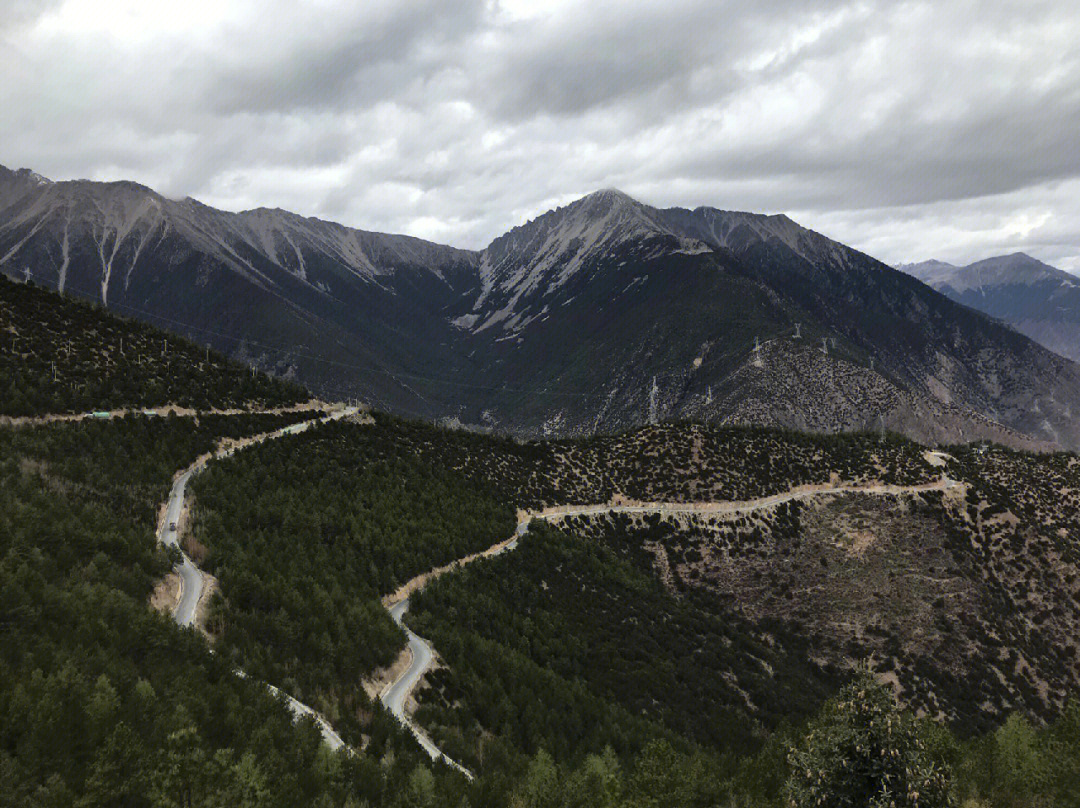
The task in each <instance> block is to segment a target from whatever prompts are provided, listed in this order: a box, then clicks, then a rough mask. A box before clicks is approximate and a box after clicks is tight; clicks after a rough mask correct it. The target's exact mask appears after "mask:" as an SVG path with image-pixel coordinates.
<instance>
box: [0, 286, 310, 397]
mask: <svg viewBox="0 0 1080 808" xmlns="http://www.w3.org/2000/svg"><path fill="white" fill-rule="evenodd" d="M309 397H310V396H309V395H308V394H307V392H306V391H305V390H304V389H303V388H302V387H300V386H299V385H297V384H294V383H291V382H288V381H284V380H279V379H274V378H272V377H269V376H266V375H264V374H262V373H257V374H256V373H252V371H251V370H250V369H249V368H247V367H246V366H244V365H242V364H240V363H239V362H235V361H232V360H229V359H226V358H225V357H224V356H222V355H221V354H219V353H217V352H216V351H208V350H207V349H206V348H204V347H203V346H199V345H195V344H193V343H191V342H189V341H188V340H186V339H183V338H180V337H177V336H175V335H173V334H170V333H168V332H165V331H161V330H159V329H156V328H153V327H151V326H148V325H145V324H144V323H140V322H138V321H135V320H127V319H123V318H120V317H117V316H115V315H114V314H112V313H111V312H108V311H105V310H103V309H101V308H98V307H96V306H94V305H91V304H88V303H84V302H80V301H78V300H75V299H72V298H69V297H64V296H62V295H58V294H56V293H55V292H49V291H46V290H44V289H39V288H36V287H34V286H32V285H30V284H21V283H15V282H13V281H10V280H8V279H7V278H5V277H3V276H2V275H0V415H11V416H20V415H41V414H45V413H50V414H51V413H69V412H86V411H87V410H110V409H116V408H121V407H158V406H162V405H166V404H176V405H180V406H184V407H194V408H198V409H208V408H212V407H213V408H229V407H249V406H256V407H262V408H266V407H279V406H285V405H291V404H296V403H298V402H302V401H306V400H307V399H308V398H309Z"/></svg>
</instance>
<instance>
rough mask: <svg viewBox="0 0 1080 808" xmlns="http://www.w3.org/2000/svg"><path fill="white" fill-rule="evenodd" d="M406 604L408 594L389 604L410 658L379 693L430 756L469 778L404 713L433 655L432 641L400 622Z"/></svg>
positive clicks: (460, 766) (407, 605)
mask: <svg viewBox="0 0 1080 808" xmlns="http://www.w3.org/2000/svg"><path fill="white" fill-rule="evenodd" d="M408 608H409V600H408V598H406V599H405V600H402V601H398V602H397V603H395V604H394V605H393V606H392V607H391V608H390V616H391V617H392V618H394V622H395V623H397V624H398V625H399V626H401V627H402V628H403V629H405V634H406V635H407V636H408V638H409V653H410V654H411V655H412V662H411V663H410V664H409V667H408V669H407V670H406V671H405V672H404V673H403V674H402V675H401V676H400V677H399V678H398V680H397V681H396V682H394V683H393V684H392V685H390V686H389V687H388V688H387V689H386V690H385V691H384V692H383V694H382V697H381V698H382V703H383V705H384V706H385V707H386V708H387V709H388V710H389V711H390V712H391V713H393V714H394V715H395V716H397V719H398V720H399V721H401V723H403V724H404V725H405V727H406V728H407V729H408V730H409V731H410V732H412V734H413V736H414V737H415V738H416V741H417V743H419V744H420V746H421V747H422V748H423V750H424V751H425V752H427V753H428V755H429V756H430V757H431V759H432V760H442V761H445V762H446V763H449V764H450V765H451V766H453V767H454V768H455V769H457V770H458V771H459V772H461V773H462V774H464V775H465V776H466V777H467V778H468V779H470V780H472V779H473V775H472V772H470V771H469V770H468V769H466V768H465V767H464V766H462V765H461V764H460V763H458V762H457V761H456V760H453V759H452V758H450V757H448V756H447V755H445V754H443V752H442V750H440V749H439V747H437V746H436V745H435V742H434V741H432V740H431V738H429V737H428V736H427V733H425V732H424V731H423V730H422V729H420V727H419V726H417V725H416V723H415V722H414V721H412V720H411V719H410V718H408V717H407V716H406V713H405V702H406V701H407V700H408V698H409V694H410V693H412V691H413V688H414V687H416V685H417V684H418V683H419V681H420V677H421V676H423V675H424V674H425V673H427V671H428V669H429V668H430V667H431V662H432V658H433V655H434V654H433V652H432V650H431V645H430V644H429V643H428V642H427V640H424V639H421V638H420V637H418V636H417V635H416V634H414V633H413V632H412V631H411V630H410V629H409V627H408V626H406V625H405V624H404V623H403V622H402V620H401V618H402V616H403V615H404V614H405V612H406V611H407V610H408Z"/></svg>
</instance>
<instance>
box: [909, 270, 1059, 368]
mask: <svg viewBox="0 0 1080 808" xmlns="http://www.w3.org/2000/svg"><path fill="white" fill-rule="evenodd" d="M897 268H898V269H900V270H902V271H904V272H907V273H908V274H910V275H914V276H915V277H916V278H918V279H919V280H921V281H923V282H924V283H927V284H929V285H930V286H932V287H933V288H934V289H936V290H937V291H939V292H941V293H942V294H944V295H947V296H948V297H950V298H952V299H953V300H955V301H957V302H958V303H963V304H964V305H965V306H970V307H971V308H973V309H978V310H979V311H981V312H985V313H986V314H989V315H990V316H991V317H996V318H998V319H999V320H1003V321H1005V322H1006V323H1008V324H1009V325H1011V326H1012V327H1013V328H1015V329H1016V330H1017V331H1019V332H1021V333H1022V334H1027V335H1028V336H1029V337H1031V338H1032V339H1033V340H1035V341H1036V342H1038V343H1040V344H1042V345H1044V346H1046V347H1047V348H1049V349H1050V350H1052V351H1054V352H1055V353H1059V354H1061V355H1062V356H1066V357H1068V358H1069V359H1072V360H1073V361H1078V362H1080V278H1077V277H1076V276H1075V275H1070V274H1069V273H1068V272H1065V271H1063V270H1060V269H1057V268H1055V267H1052V266H1050V265H1049V264H1044V263H1043V262H1042V261H1038V260H1036V259H1034V258H1032V257H1031V256H1030V255H1025V254H1024V253H1014V254H1012V255H1000V256H996V257H994V258H987V259H985V260H983V261H976V262H975V263H974V264H968V265H967V266H956V265H954V264H948V263H945V262H944V261H923V262H921V263H918V264H903V265H901V266H899V267H897Z"/></svg>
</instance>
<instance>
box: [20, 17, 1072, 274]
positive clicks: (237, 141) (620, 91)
mask: <svg viewBox="0 0 1080 808" xmlns="http://www.w3.org/2000/svg"><path fill="white" fill-rule="evenodd" d="M102 6H106V7H107V10H102ZM0 47H2V48H3V50H4V52H5V56H4V58H3V59H0V109H3V110H4V114H3V116H0V143H3V153H2V154H0V163H3V164H5V165H8V166H11V167H20V166H27V167H31V168H33V169H35V170H37V171H39V172H40V173H42V174H45V175H46V176H51V177H53V178H58V179H62V178H75V177H90V178H94V179H119V178H125V179H135V180H138V181H141V182H144V183H146V184H147V185H151V186H153V187H155V188H157V189H159V190H161V191H162V192H164V193H167V194H170V195H175V196H184V195H190V196H194V197H197V198H199V199H201V200H203V201H205V202H207V203H208V204H212V205H216V206H219V207H224V208H229V209H242V208H248V207H256V206H260V205H266V206H273V207H284V208H289V209H292V210H296V211H298V212H301V213H305V214H308V215H316V216H320V217H323V218H329V219H335V220H339V221H342V222H345V223H346V224H350V225H353V226H356V227H362V228H365V229H374V230H387V231H394V232H407V233H411V234H414V235H419V236H423V237H426V238H431V239H434V240H437V241H443V242H449V243H453V244H456V245H459V246H465V247H481V246H483V245H484V244H486V243H487V241H488V240H490V239H491V238H492V237H494V236H495V235H498V234H499V233H501V232H503V231H504V230H506V229H507V228H509V227H511V226H513V225H515V224H519V223H521V222H522V221H523V220H525V219H526V218H529V217H531V216H533V215H535V214H537V213H539V212H541V211H543V210H545V209H546V208H548V207H551V206H552V205H554V204H559V203H562V202H565V201H568V200H570V199H572V198H574V197H576V196H579V195H581V194H584V193H587V192H589V191H592V190H595V189H596V188H599V187H609V186H615V187H619V188H622V189H623V190H625V191H627V192H628V193H630V194H632V195H634V196H636V197H638V198H639V199H642V201H646V202H649V203H651V204H656V205H683V206H691V207H692V206H696V205H699V204H704V205H712V206H716V207H723V208H736V209H747V210H758V211H766V212H776V211H784V212H788V213H789V214H791V215H792V216H793V217H794V218H796V219H798V220H799V221H801V222H803V223H804V224H807V225H809V226H812V227H815V228H816V229H819V230H821V231H823V232H825V233H826V234H828V235H830V236H833V237H835V238H838V239H840V240H843V241H846V242H848V243H851V244H853V245H854V246H857V247H860V248H861V249H864V250H866V251H867V252H870V253H871V254H874V255H877V256H878V257H880V258H882V259H883V260H886V261H891V262H899V261H906V260H920V259H923V258H927V257H937V258H943V259H946V260H956V261H970V260H975V259H978V258H982V257H985V256H987V255H990V254H995V253H998V252H1002V251H1013V250H1025V251H1028V252H1031V253H1032V254H1033V255H1036V256H1037V257H1039V258H1041V259H1043V260H1046V261H1048V262H1050V263H1054V264H1056V265H1058V266H1061V267H1063V268H1065V269H1072V270H1076V271H1080V149H1078V148H1076V133H1077V132H1078V131H1080V11H1078V10H1076V8H1075V4H1074V3H1072V2H1071V1H1070V0H1024V1H1023V2H1013V0H952V2H949V3H939V2H916V1H911V2H909V1H907V0H819V2H817V3H812V4H811V3H805V2H803V1H802V0H724V1H723V2H717V0H665V1H664V2H636V1H635V0H617V2H616V1H613V0H595V1H594V2H591V3H571V2H563V1H562V0H555V1H554V2H553V1H552V0H503V2H497V0H452V1H449V2H443V1H441V0H365V2H363V3H355V2H345V1H344V0H314V1H313V2H307V3H303V4H298V3H294V2H285V1H284V0H235V2H229V3H222V2H220V0H213V2H210V0H188V2H185V3H182V4H175V3H170V4H158V3H147V2H145V0H113V2H110V3H108V4H102V3H99V2H97V0H13V2H10V3H7V4H5V5H4V6H2V7H0Z"/></svg>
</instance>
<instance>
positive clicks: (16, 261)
mask: <svg viewBox="0 0 1080 808" xmlns="http://www.w3.org/2000/svg"><path fill="white" fill-rule="evenodd" d="M0 271H2V272H4V273H5V274H8V275H10V276H13V277H16V278H27V277H29V278H32V279H34V280H35V281H38V282H41V283H44V284H46V285H49V286H52V287H54V288H57V289H62V290H63V291H65V292H69V293H74V294H78V295H80V296H83V297H89V298H90V299H92V300H97V301H99V302H102V303H105V304H107V305H108V306H109V307H110V308H115V309H117V310H119V311H121V312H124V313H130V314H135V315H137V316H139V317H143V318H145V319H148V320H149V321H150V322H152V323H155V324H158V325H165V326H168V327H172V328H174V329H176V330H178V331H180V332H182V333H185V334H187V335H189V336H191V337H194V338H195V339H197V340H199V341H202V342H209V343H210V344H212V345H214V346H215V347H217V348H220V349H221V350H223V351H224V352H226V353H228V354H229V355H231V356H233V357H234V358H239V359H242V360H245V361H248V362H250V363H252V364H255V365H257V366H259V367H262V368H265V369H269V370H273V371H275V372H277V373H278V374H282V375H286V376H292V375H295V376H296V377H297V378H298V379H300V380H302V381H303V382H304V383H305V384H307V385H308V386H309V387H310V388H311V389H313V390H314V391H316V392H318V393H322V394H324V395H327V396H331V397H338V398H341V397H346V396H358V397H362V398H364V399H366V400H368V401H369V402H371V403H372V404H374V405H375V406H378V407H381V408H384V409H388V410H391V411H394V412H399V413H405V414H409V415H417V416H422V417H427V418H446V419H456V420H457V421H460V422H463V423H467V424H480V425H483V426H487V427H493V428H496V429H500V430H504V431H510V432H514V433H517V434H527V435H528V434H582V433H589V432H593V431H595V430H620V429H625V428H627V427H630V426H633V425H637V424H641V423H643V422H645V421H647V420H658V419H670V418H697V419H703V420H706V421H710V422H716V423H747V422H749V423H756V424H777V425H782V426H789V427H796V428H801V429H812V430H821V431H833V430H851V429H867V428H880V427H888V428H893V429H896V430H899V431H903V432H905V433H906V434H908V435H911V436H913V437H916V438H919V439H922V440H927V441H960V440H971V439H976V438H978V439H993V440H998V441H1001V442H1005V443H1009V444H1011V445H1017V446H1038V445H1044V444H1045V443H1046V442H1053V443H1057V444H1059V445H1063V446H1068V447H1077V446H1080V426H1077V425H1076V424H1074V422H1073V419H1072V417H1071V413H1072V412H1073V410H1074V409H1076V408H1080V370H1078V368H1077V366H1075V365H1073V364H1072V363H1070V362H1067V361H1065V360H1063V359H1061V358H1060V357H1057V356H1055V355H1053V354H1052V353H1049V352H1047V351H1045V350H1043V349H1041V348H1040V347H1038V346H1037V345H1035V344H1034V343H1032V342H1030V341H1029V340H1027V339H1026V338H1024V337H1022V336H1021V335H1019V334H1017V333H1015V332H1014V331H1012V330H1010V329H1008V328H1006V327H1004V326H1002V325H1000V324H998V323H996V322H994V321H992V320H991V319H989V318H987V317H985V316H983V315H980V314H978V313H976V312H973V311H971V310H970V309H968V308H966V307H964V306H961V305H957V304H956V303H955V302H952V301H950V300H948V299H947V298H945V297H943V296H942V295H940V294H938V293H936V292H934V291H932V290H930V289H928V288H927V287H926V286H925V285H923V284H921V283H919V282H918V281H916V280H914V279H912V278H911V277H909V276H908V275H905V274H903V273H900V272H897V271H895V270H893V269H891V268H889V267H887V266H885V265H884V264H882V263H880V262H878V261H876V260H874V259H873V258H870V257H869V256H866V255H864V254H862V253H859V252H858V251H856V250H853V249H851V248H849V247H846V246H844V245H842V244H839V243H837V242H834V241H832V240H831V239H828V238H826V237H825V236H822V235H820V234H818V233H815V232H813V231H810V230H808V229H806V228H803V227H801V226H799V225H798V224H797V223H795V222H793V221H792V220H791V219H789V218H787V217H786V216H764V215H758V214H752V213H740V212H731V211H722V210H717V209H713V208H697V209H695V210H685V209H680V208H673V209H668V210H662V209H658V208H653V207H650V206H648V205H643V204H641V203H640V202H637V201H635V200H634V199H631V198H630V197H629V196H627V195H626V194H623V193H620V192H618V191H614V190H605V191H599V192H597V193H595V194H591V195H589V196H586V197H584V198H582V199H580V200H578V201H576V202H573V203H571V204H569V205H566V206H564V207H562V208H559V209H557V210H553V211H550V212H548V213H545V214H543V215H541V216H539V217H538V218H536V219H535V220H533V221H531V222H528V223H526V224H524V225H521V226H520V227H516V228H514V229H513V230H511V231H510V232H508V233H506V234H505V235H503V236H500V237H499V238H497V239H495V240H494V241H493V242H492V243H491V244H490V245H489V246H488V247H487V248H486V249H485V250H483V251H482V252H481V253H475V252H468V251H463V250H456V249H453V248H451V247H443V246H439V245H435V244H430V243H428V242H423V241H420V240H418V239H413V238H408V237H405V236H390V235H384V234H376V233H367V232H363V231H358V230H352V229H349V228H346V227H343V226H341V225H337V224H332V223H328V222H323V221H320V220H317V219H306V218H303V217H300V216H296V215H294V214H290V213H287V212H285V211H279V210H266V209H259V210H254V211H245V212H243V213H227V212H223V211H218V210H214V209H213V208H209V207H207V206H205V205H201V204H200V203H198V202H195V201H194V200H191V199H185V200H181V201H175V200H169V199H166V198H164V197H162V196H160V195H159V194H156V193H154V192H153V191H151V190H150V189H148V188H145V187H143V186H139V185H135V184H133V183H125V182H119V183H95V182H86V181H75V182H58V183H51V182H49V181H47V180H44V179H43V178H40V177H38V176H37V175H34V174H32V173H31V172H27V171H19V172H11V171H7V170H6V169H3V170H0ZM755 346H757V347H755Z"/></svg>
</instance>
